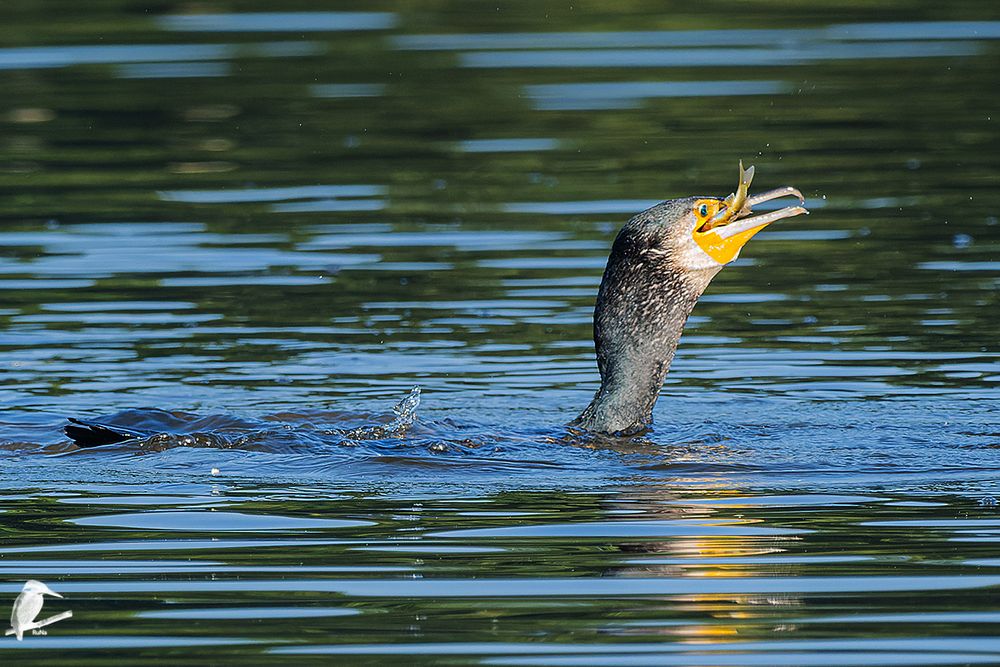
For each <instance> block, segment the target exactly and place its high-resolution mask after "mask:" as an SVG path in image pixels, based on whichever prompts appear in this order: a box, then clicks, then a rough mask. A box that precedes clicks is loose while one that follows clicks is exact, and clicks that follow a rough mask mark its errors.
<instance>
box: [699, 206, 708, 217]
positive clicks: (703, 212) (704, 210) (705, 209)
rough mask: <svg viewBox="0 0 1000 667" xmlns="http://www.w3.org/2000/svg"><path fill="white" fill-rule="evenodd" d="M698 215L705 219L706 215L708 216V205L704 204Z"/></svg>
mask: <svg viewBox="0 0 1000 667" xmlns="http://www.w3.org/2000/svg"><path fill="white" fill-rule="evenodd" d="M698 215H700V216H701V217H703V218H704V217H705V216H706V215H708V204H702V205H701V206H699V207H698Z"/></svg>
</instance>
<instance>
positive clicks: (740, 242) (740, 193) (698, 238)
mask: <svg viewBox="0 0 1000 667" xmlns="http://www.w3.org/2000/svg"><path fill="white" fill-rule="evenodd" d="M753 172H754V169H753V167H752V166H751V167H750V168H749V169H743V163H742V162H741V163H740V184H739V187H738V188H737V190H736V192H735V193H733V194H731V195H729V196H728V197H726V199H725V200H724V201H723V204H724V206H723V208H721V209H720V210H719V212H718V213H717V214H716V215H715V216H713V218H712V219H711V220H710V221H709V222H708V223H707V224H706V225H703V226H702V227H701V229H703V230H704V231H700V230H695V232H694V240H695V242H696V243H697V244H698V245H699V246H700V247H701V249H702V250H704V251H705V252H706V253H707V254H708V256H709V257H711V258H712V259H714V260H715V261H717V262H718V263H719V264H728V263H729V262H731V261H733V260H734V259H736V257H737V255H739V254H740V250H741V249H742V248H743V246H744V245H746V243H747V241H749V240H750V239H751V238H753V236H754V234H756V233H757V232H759V231H760V230H762V229H764V227H767V226H768V225H769V224H771V223H772V222H774V221H776V220H781V219H783V218H791V217H793V216H796V215H801V214H803V213H806V214H808V213H809V211H807V210H806V208H805V207H804V206H802V204H804V203H805V198H804V197H803V196H802V193H801V192H799V191H798V190H796V189H795V188H793V187H791V186H787V185H786V186H784V187H780V188H776V189H774V190H768V191H767V192H764V193H761V194H759V195H755V196H753V197H750V196H748V193H749V189H750V181H751V180H752V179H753ZM789 196H792V197H797V198H798V200H799V205H798V206H787V207H785V208H781V209H778V210H776V211H770V212H768V213H763V214H761V215H751V213H752V212H753V207H754V206H757V205H760V204H763V203H764V202H768V201H771V200H772V199H780V198H781V197H789Z"/></svg>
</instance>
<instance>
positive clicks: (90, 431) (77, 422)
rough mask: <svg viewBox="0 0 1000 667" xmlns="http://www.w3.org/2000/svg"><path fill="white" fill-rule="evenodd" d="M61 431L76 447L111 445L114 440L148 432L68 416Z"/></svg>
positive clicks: (120, 440)
mask: <svg viewBox="0 0 1000 667" xmlns="http://www.w3.org/2000/svg"><path fill="white" fill-rule="evenodd" d="M63 432H65V433H66V435H67V436H69V438H70V440H72V441H73V442H74V443H75V444H76V446H77V447H97V446H99V445H112V444H114V443H116V442H125V441H126V440H134V439H136V438H145V437H146V436H147V435H149V434H148V433H143V432H141V431H133V430H132V429H128V428H123V427H121V426H111V425H110V424H101V423H100V422H92V421H86V420H83V419H76V418H74V417H70V418H69V423H68V424H66V426H64V427H63Z"/></svg>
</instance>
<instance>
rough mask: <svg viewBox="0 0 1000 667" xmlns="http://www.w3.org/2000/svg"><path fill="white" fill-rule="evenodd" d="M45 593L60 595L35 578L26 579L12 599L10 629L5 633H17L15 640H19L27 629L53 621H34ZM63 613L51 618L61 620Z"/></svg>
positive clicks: (43, 600) (43, 601) (36, 627)
mask: <svg viewBox="0 0 1000 667" xmlns="http://www.w3.org/2000/svg"><path fill="white" fill-rule="evenodd" d="M46 595H54V596H55V597H57V598H61V597H62V596H61V595H59V594H58V593H56V592H55V591H54V590H52V589H51V588H49V587H48V586H46V585H45V584H43V583H42V582H40V581H36V580H35V579H29V580H28V581H26V582H25V583H24V588H22V589H21V594H20V595H18V596H17V599H16V600H14V608H13V609H12V610H11V612H10V627H11V629H10V630H8V631H7V634H14V635H17V641H21V638H22V637H23V636H24V633H25V632H26V631H27V630H36V629H38V628H40V627H41V626H42V625H48V624H49V623H50V622H55V621H53V620H52V619H47V621H43V622H42V623H35V617H37V616H38V613H39V612H40V611H41V610H42V605H43V604H45V597H44V596H46ZM64 614H65V612H64ZM64 614H59V616H60V618H56V617H53V618H54V619H55V620H61V619H62V618H65V617H66V616H65V615H64ZM70 614H72V612H70Z"/></svg>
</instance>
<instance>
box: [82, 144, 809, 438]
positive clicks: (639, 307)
mask: <svg viewBox="0 0 1000 667" xmlns="http://www.w3.org/2000/svg"><path fill="white" fill-rule="evenodd" d="M753 173H754V168H753V167H750V168H749V169H743V165H742V163H741V164H740V182H739V185H738V187H737V189H736V191H735V192H734V193H733V194H731V195H729V196H728V197H725V198H718V197H686V198H683V199H672V200H668V201H664V202H661V203H659V204H657V205H656V206H653V207H652V208H649V209H647V210H645V211H642V212H641V213H639V214H637V215H636V216H634V217H633V218H632V219H631V220H629V221H628V222H627V223H625V225H624V226H623V227H622V229H621V231H620V232H619V234H618V236H617V238H616V239H615V241H614V244H613V245H612V248H611V253H610V256H609V257H608V264H607V268H606V269H605V271H604V277H603V279H602V281H601V287H600V289H599V291H598V295H597V303H596V305H595V308H594V343H595V346H596V349H597V368H598V371H599V372H600V375H601V386H600V388H599V389H598V390H597V393H596V395H595V396H594V400H593V401H591V403H590V405H588V406H587V407H586V409H584V411H583V412H582V413H581V414H580V416H579V417H577V418H576V419H575V420H573V421H572V422H571V423H570V426H572V427H575V428H580V429H584V430H587V431H591V432H595V433H601V434H608V435H614V436H624V435H632V434H635V433H639V432H641V431H643V430H644V429H646V428H647V427H648V426H649V425H650V424H651V423H652V419H653V417H652V415H653V407H654V406H655V405H656V399H657V397H658V396H659V393H660V389H661V388H662V386H663V382H664V380H665V379H666V376H667V371H668V370H670V363H671V362H672V361H673V358H674V353H675V352H676V350H677V344H678V342H679V341H680V337H681V332H682V331H683V329H684V325H685V323H686V322H687V319H688V316H689V315H690V314H691V311H692V310H693V309H694V307H695V304H696V303H697V302H698V299H699V297H701V295H702V293H703V292H704V291H705V289H706V288H707V287H708V285H709V283H710V282H711V281H712V278H714V277H715V276H716V274H718V273H719V271H721V270H722V268H723V267H724V266H725V265H726V264H728V263H730V262H732V261H733V260H734V259H736V258H737V257H738V256H739V253H740V250H741V249H742V247H743V246H744V245H745V244H746V243H747V241H749V240H750V238H751V237H753V235H754V234H756V233H757V232H759V231H760V230H761V229H763V228H764V227H766V226H767V225H769V224H770V223H772V222H774V221H775V220H780V219H782V218H787V217H791V216H795V215H799V214H802V213H808V211H806V209H805V208H803V207H802V206H789V207H786V208H782V209H778V210H775V211H771V212H769V213H765V214H762V215H751V214H752V209H753V207H754V206H755V205H757V204H761V203H764V202H767V201H771V200H773V199H778V198H781V197H786V196H794V197H797V198H798V199H799V201H800V202H803V201H804V200H803V198H802V194H801V193H800V192H799V191H798V190H796V189H795V188H792V187H788V186H785V187H782V188H777V189H775V190H770V191H768V192H765V193H762V194H759V195H755V196H752V197H751V196H750V194H749V189H750V182H751V180H752V179H753ZM65 432H66V435H68V436H69V437H70V438H71V439H72V440H73V441H74V442H75V443H76V444H77V445H79V446H81V447H92V446H97V445H104V444H112V443H116V442H122V441H125V440H131V439H137V438H143V437H148V436H150V435H154V434H153V433H144V432H139V431H136V430H133V429H131V428H126V427H119V426H116V425H112V424H107V423H102V422H94V421H87V420H79V419H73V418H71V419H70V423H69V424H67V425H66V427H65Z"/></svg>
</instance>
